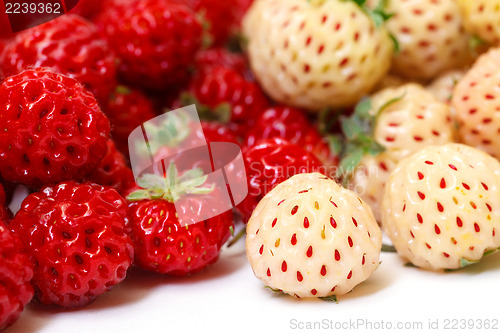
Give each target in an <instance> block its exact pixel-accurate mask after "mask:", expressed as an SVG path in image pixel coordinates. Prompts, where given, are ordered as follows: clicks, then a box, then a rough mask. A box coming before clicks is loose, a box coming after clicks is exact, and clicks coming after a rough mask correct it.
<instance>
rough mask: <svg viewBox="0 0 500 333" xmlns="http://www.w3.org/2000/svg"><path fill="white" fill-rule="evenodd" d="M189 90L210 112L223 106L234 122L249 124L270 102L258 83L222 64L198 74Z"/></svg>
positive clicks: (201, 105)
mask: <svg viewBox="0 0 500 333" xmlns="http://www.w3.org/2000/svg"><path fill="white" fill-rule="evenodd" d="M189 93H190V94H191V95H192V96H193V97H194V98H195V99H196V101H197V106H198V107H199V108H201V109H204V108H209V109H210V110H211V111H212V112H217V109H220V108H226V109H227V111H228V112H229V120H230V121H231V122H236V123H244V124H250V123H252V122H253V120H254V119H255V118H256V117H258V116H259V115H260V114H261V113H262V112H263V111H264V110H265V108H266V107H267V106H268V103H269V102H268V100H267V98H266V96H265V95H264V93H263V92H262V90H261V88H260V87H259V85H258V84H257V83H255V82H253V81H250V80H248V79H246V78H245V77H244V76H243V75H242V74H240V73H239V72H238V71H236V70H234V69H231V68H225V67H216V68H213V69H212V70H210V71H205V72H203V73H200V74H199V75H197V77H196V78H194V79H193V81H192V82H191V85H190V88H189Z"/></svg>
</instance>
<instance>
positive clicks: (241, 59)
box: [195, 48, 250, 77]
mask: <svg viewBox="0 0 500 333" xmlns="http://www.w3.org/2000/svg"><path fill="white" fill-rule="evenodd" d="M195 67H196V69H197V70H198V71H199V72H209V71H211V70H214V69H215V68H217V67H224V68H229V69H233V70H235V71H237V72H238V73H240V74H241V75H243V76H245V77H247V76H248V75H249V71H250V69H249V65H248V62H247V59H246V58H245V56H244V55H243V54H240V53H232V52H230V51H228V50H227V49H225V48H211V49H206V50H201V51H200V52H198V53H197V54H196V59H195Z"/></svg>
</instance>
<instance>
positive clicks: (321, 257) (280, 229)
mask: <svg viewBox="0 0 500 333" xmlns="http://www.w3.org/2000/svg"><path fill="white" fill-rule="evenodd" d="M381 245H382V233H381V231H380V228H379V227H378V225H377V222H376V221H375V219H374V217H373V214H372V212H371V209H370V207H369V206H368V205H367V204H365V203H364V202H363V201H362V200H361V199H360V198H359V197H358V196H357V195H356V194H355V193H354V192H352V191H349V190H347V189H345V188H343V187H341V186H340V185H339V184H337V183H336V182H335V181H334V180H332V179H330V178H327V177H325V176H324V175H322V174H319V173H312V174H299V175H296V176H293V177H291V178H290V179H288V180H287V181H285V182H283V183H281V184H279V185H278V186H276V187H275V188H274V189H273V190H272V191H271V192H269V193H268V194H267V195H266V196H265V197H264V198H263V199H262V200H261V201H260V203H259V204H258V206H257V208H256V209H255V211H254V212H253V214H252V217H251V218H250V221H249V222H248V226H247V238H246V248H247V257H248V260H249V261H250V264H251V266H252V269H253V271H254V273H255V275H256V276H257V278H259V279H261V280H262V281H263V282H264V283H265V284H266V286H268V287H270V288H272V289H278V290H281V291H283V292H284V293H287V294H290V295H293V296H296V297H329V296H337V295H343V294H346V293H347V292H349V291H350V290H352V289H353V288H354V287H355V286H356V285H358V284H359V283H361V282H363V281H364V280H366V279H367V278H368V277H369V276H370V274H371V273H372V272H373V271H374V270H375V269H376V268H377V266H378V265H379V255H380V249H381Z"/></svg>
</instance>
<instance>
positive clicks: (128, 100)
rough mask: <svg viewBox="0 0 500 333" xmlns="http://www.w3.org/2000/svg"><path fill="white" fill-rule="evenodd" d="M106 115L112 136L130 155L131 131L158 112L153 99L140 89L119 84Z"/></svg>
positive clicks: (119, 147)
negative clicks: (129, 138)
mask: <svg viewBox="0 0 500 333" xmlns="http://www.w3.org/2000/svg"><path fill="white" fill-rule="evenodd" d="M105 113H106V115H107V116H108V117H109V120H110V122H111V126H112V127H111V136H112V137H113V141H114V142H115V144H116V147H117V148H118V150H120V151H121V152H122V153H123V154H124V155H125V156H127V157H128V155H129V151H128V137H129V135H130V133H132V131H133V130H134V129H136V128H137V127H139V126H141V125H142V124H143V123H145V122H146V121H148V120H150V119H152V118H154V117H155V116H156V112H155V109H154V106H153V103H152V102H151V100H150V99H149V98H148V97H147V96H146V95H144V94H143V93H142V92H141V91H140V90H132V89H129V88H127V87H124V86H118V87H117V88H116V90H115V92H114V93H113V94H111V99H110V100H109V102H108V104H107V106H106V109H105Z"/></svg>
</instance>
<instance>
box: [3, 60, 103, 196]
mask: <svg viewBox="0 0 500 333" xmlns="http://www.w3.org/2000/svg"><path fill="white" fill-rule="evenodd" d="M0 109H2V110H4V111H3V112H2V113H1V115H0V128H1V129H2V130H1V131H0V173H1V175H2V178H4V179H5V180H7V181H11V182H19V183H23V184H25V185H27V186H30V187H33V188H37V187H40V186H42V185H45V184H54V183H57V182H60V181H63V180H70V179H81V178H82V177H84V176H85V175H86V174H88V173H89V172H92V171H93V170H94V169H95V168H96V167H97V166H98V165H99V163H100V162H101V159H102V158H103V157H104V155H105V154H106V142H107V140H108V136H109V121H108V119H107V118H106V116H105V115H104V114H103V113H102V111H101V110H100V108H99V106H98V104H97V101H96V100H95V98H94V97H93V96H92V94H91V93H90V92H88V91H87V90H86V89H85V88H84V87H83V86H82V85H80V84H79V83H78V82H77V81H75V80H74V79H71V78H69V77H67V76H64V75H60V74H55V73H52V72H49V71H46V70H43V69H35V70H26V71H24V72H22V73H20V74H17V75H14V76H11V77H9V78H7V79H6V80H5V81H4V82H3V83H2V84H1V85H0Z"/></svg>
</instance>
